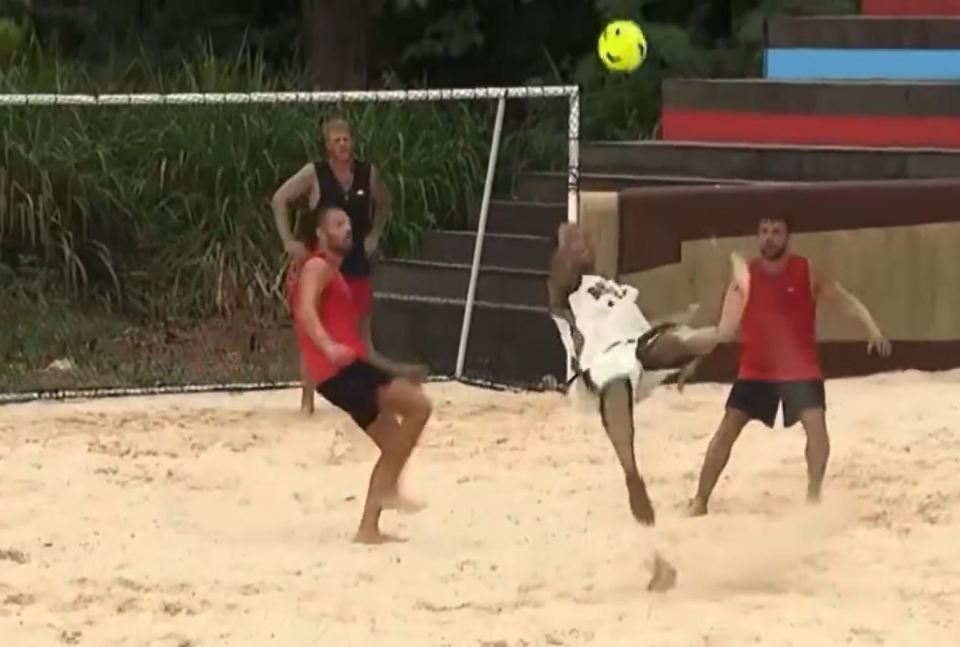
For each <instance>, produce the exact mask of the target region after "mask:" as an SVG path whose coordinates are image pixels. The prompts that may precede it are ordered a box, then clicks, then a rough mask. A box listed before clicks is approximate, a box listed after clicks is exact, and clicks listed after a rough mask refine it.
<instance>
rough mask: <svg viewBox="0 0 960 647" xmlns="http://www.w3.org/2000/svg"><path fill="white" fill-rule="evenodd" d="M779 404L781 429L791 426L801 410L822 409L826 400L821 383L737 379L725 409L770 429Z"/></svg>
mask: <svg viewBox="0 0 960 647" xmlns="http://www.w3.org/2000/svg"><path fill="white" fill-rule="evenodd" d="M781 402H783V426H784V427H792V426H793V425H795V424H796V423H797V421H798V420H800V413H801V412H802V411H803V410H804V409H824V410H826V408H827V398H826V392H825V389H824V386H823V380H796V381H791V382H765V381H761V380H737V381H736V382H734V383H733V388H731V389H730V396H729V397H728V398H727V407H728V408H730V409H737V410H738V411H742V412H744V413H745V414H747V415H748V416H750V419H751V420H759V421H760V422H762V423H763V424H765V425H766V426H767V427H771V428H772V427H773V423H774V422H775V421H776V419H777V408H778V407H779V406H780V403H781Z"/></svg>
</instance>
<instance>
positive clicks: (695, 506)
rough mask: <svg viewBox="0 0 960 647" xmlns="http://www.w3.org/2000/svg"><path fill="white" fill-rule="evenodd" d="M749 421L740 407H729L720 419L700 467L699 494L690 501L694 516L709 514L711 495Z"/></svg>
mask: <svg viewBox="0 0 960 647" xmlns="http://www.w3.org/2000/svg"><path fill="white" fill-rule="evenodd" d="M747 422H749V417H748V416H747V414H746V413H744V412H742V411H740V410H739V409H733V408H727V410H726V412H725V413H724V415H723V420H721V421H720V426H719V427H718V428H717V431H716V432H715V433H714V434H713V438H711V439H710V444H709V445H708V446H707V454H706V456H705V457H704V459H703V467H702V468H701V469H700V482H699V484H698V486H697V494H696V496H695V497H694V498H693V500H692V501H691V502H690V514H691V515H692V516H702V515H705V514H707V504H708V502H709V501H710V495H711V494H712V493H713V489H714V488H715V487H716V485H717V481H718V480H719V479H720V475H721V474H722V473H723V470H724V468H726V466H727V463H728V462H729V461H730V453H731V451H732V450H733V445H734V443H735V442H737V438H739V437H740V432H741V431H743V428H744V426H746V424H747Z"/></svg>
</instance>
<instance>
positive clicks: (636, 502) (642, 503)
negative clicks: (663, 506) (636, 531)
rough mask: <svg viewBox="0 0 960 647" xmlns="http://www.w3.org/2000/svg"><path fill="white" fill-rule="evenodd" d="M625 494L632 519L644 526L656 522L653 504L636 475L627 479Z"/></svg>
mask: <svg viewBox="0 0 960 647" xmlns="http://www.w3.org/2000/svg"><path fill="white" fill-rule="evenodd" d="M627 494H628V495H629V497H630V512H632V513H633V518H634V519H636V520H637V521H639V522H640V523H642V524H643V525H645V526H652V525H654V523H655V522H656V515H655V514H654V511H653V503H651V502H650V496H649V495H648V494H647V486H646V484H645V483H644V482H643V479H642V478H640V477H639V476H637V475H631V476H628V477H627Z"/></svg>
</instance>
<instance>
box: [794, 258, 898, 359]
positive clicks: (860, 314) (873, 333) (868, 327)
mask: <svg viewBox="0 0 960 647" xmlns="http://www.w3.org/2000/svg"><path fill="white" fill-rule="evenodd" d="M810 274H811V284H812V287H813V293H814V297H815V298H817V299H823V300H824V301H826V302H827V303H829V304H831V305H835V306H837V307H838V308H839V310H840V312H842V313H843V314H844V315H846V316H847V317H850V318H852V319H856V320H857V321H859V322H860V325H861V326H863V329H864V332H865V333H866V335H867V342H868V346H867V351H868V352H869V351H872V350H874V349H876V350H877V352H878V353H879V354H880V356H881V357H887V356H888V355H890V352H891V350H892V347H891V344H890V341H889V340H888V339H887V338H886V336H885V335H884V334H883V332H882V331H881V330H880V326H878V325H877V322H876V321H875V320H874V318H873V315H872V314H871V313H870V310H869V309H868V308H867V306H865V305H864V304H863V302H862V301H860V299H858V298H857V297H856V296H855V295H854V294H853V293H851V292H850V291H849V290H847V289H846V288H845V287H843V286H842V285H840V282H839V281H836V280H835V279H832V278H830V277H827V276H824V275H821V274H820V273H818V272H816V271H814V270H813V268H812V267H811V270H810Z"/></svg>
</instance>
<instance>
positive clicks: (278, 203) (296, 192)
mask: <svg viewBox="0 0 960 647" xmlns="http://www.w3.org/2000/svg"><path fill="white" fill-rule="evenodd" d="M314 177H315V173H314V169H313V163H312V162H310V163H307V164H305V165H304V166H303V167H302V168H301V169H300V170H299V171H297V172H296V173H294V174H293V176H291V177H290V178H288V179H287V181H286V182H284V183H283V184H281V185H280V188H279V189H277V190H276V192H275V193H274V194H273V198H272V200H271V201H270V206H271V207H272V208H273V219H274V223H275V224H276V226H277V233H278V234H279V235H280V240H281V241H283V248H284V249H285V250H287V252H288V253H289V254H290V255H291V256H294V257H299V258H305V257H306V255H307V251H306V248H305V247H304V245H303V243H301V242H300V241H298V240H297V239H296V238H295V237H294V235H293V229H292V227H291V226H290V205H291V204H292V203H293V202H294V201H296V200H298V199H299V198H301V197H303V196H305V195H308V194H309V193H310V190H311V188H313V181H314Z"/></svg>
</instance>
